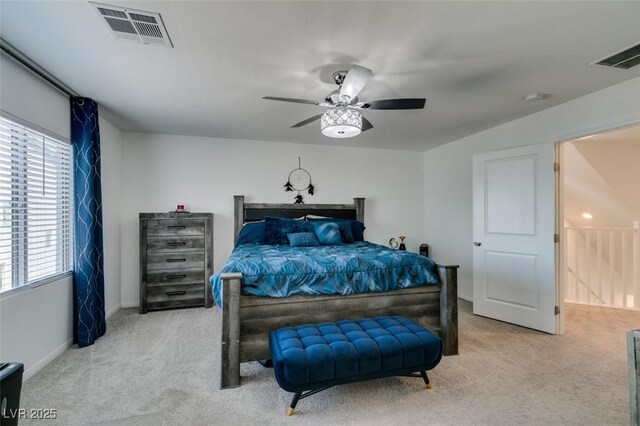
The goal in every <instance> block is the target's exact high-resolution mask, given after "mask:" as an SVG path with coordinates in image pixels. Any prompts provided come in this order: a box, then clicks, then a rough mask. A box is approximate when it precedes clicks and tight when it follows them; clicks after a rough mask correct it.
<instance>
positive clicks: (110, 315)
mask: <svg viewBox="0 0 640 426" xmlns="http://www.w3.org/2000/svg"><path fill="white" fill-rule="evenodd" d="M121 307H122V305H116V306H114V307H113V308H111V309H110V310H109V312H107V319H109V318H111V317H112V316H113V314H115V313H116V312H118V311H119V310H120V308H121Z"/></svg>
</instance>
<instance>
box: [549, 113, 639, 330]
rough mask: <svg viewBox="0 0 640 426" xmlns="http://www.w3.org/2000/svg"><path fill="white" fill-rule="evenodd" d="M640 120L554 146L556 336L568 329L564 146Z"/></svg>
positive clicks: (599, 129) (577, 135)
mask: <svg viewBox="0 0 640 426" xmlns="http://www.w3.org/2000/svg"><path fill="white" fill-rule="evenodd" d="M639 125H640V118H637V117H636V118H633V119H629V120H622V121H621V122H619V123H616V124H610V125H604V126H598V127H594V128H592V129H590V130H589V131H588V132H585V131H581V132H577V133H575V134H574V135H573V136H571V137H569V136H567V137H563V138H562V139H558V140H556V142H555V144H554V163H557V164H558V165H559V167H558V170H554V172H553V173H554V187H555V188H554V191H555V203H554V204H555V209H556V211H555V233H556V234H558V235H559V236H560V242H559V244H556V246H555V276H556V306H559V307H560V314H559V315H556V334H564V333H565V329H566V316H565V301H564V296H565V285H566V278H567V276H566V275H567V274H565V272H564V271H565V270H566V263H565V262H566V254H567V242H566V238H565V234H564V167H563V165H564V144H565V143H567V142H571V141H575V140H577V139H581V138H584V137H588V136H591V135H597V134H600V133H607V132H611V131H614V130H620V129H624V128H627V127H633V126H639Z"/></svg>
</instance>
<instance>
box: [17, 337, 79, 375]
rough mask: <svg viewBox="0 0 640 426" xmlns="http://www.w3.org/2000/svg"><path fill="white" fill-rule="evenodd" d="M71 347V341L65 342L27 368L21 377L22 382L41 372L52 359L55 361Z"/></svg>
mask: <svg viewBox="0 0 640 426" xmlns="http://www.w3.org/2000/svg"><path fill="white" fill-rule="evenodd" d="M71 346H73V339H69V340H67V341H66V342H64V343H63V344H62V345H60V346H59V347H58V348H56V349H54V350H53V351H51V352H50V353H49V355H47V356H45V357H44V358H42V359H41V360H40V361H38V362H37V363H36V364H34V365H33V366H32V367H31V368H29V369H28V370H24V375H23V376H24V380H27V379H29V378H30V377H31V376H33V375H34V374H36V373H37V372H38V371H40V370H42V369H43V368H44V367H45V366H46V365H47V364H49V363H50V362H51V361H53V360H54V359H56V358H57V357H59V356H60V355H62V353H64V351H66V350H67V349H69V348H70V347H71Z"/></svg>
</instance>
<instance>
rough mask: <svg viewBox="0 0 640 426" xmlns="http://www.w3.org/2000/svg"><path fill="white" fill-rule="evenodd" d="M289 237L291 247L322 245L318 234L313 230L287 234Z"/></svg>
mask: <svg viewBox="0 0 640 426" xmlns="http://www.w3.org/2000/svg"><path fill="white" fill-rule="evenodd" d="M287 238H289V244H290V245H291V247H311V246H319V245H320V243H319V242H318V240H317V239H316V234H314V233H313V232H296V233H293V234H287Z"/></svg>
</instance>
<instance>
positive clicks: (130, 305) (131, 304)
mask: <svg viewBox="0 0 640 426" xmlns="http://www.w3.org/2000/svg"><path fill="white" fill-rule="evenodd" d="M139 306H140V303H139V302H122V305H120V307H122V308H123V309H124V308H137V307H139Z"/></svg>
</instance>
